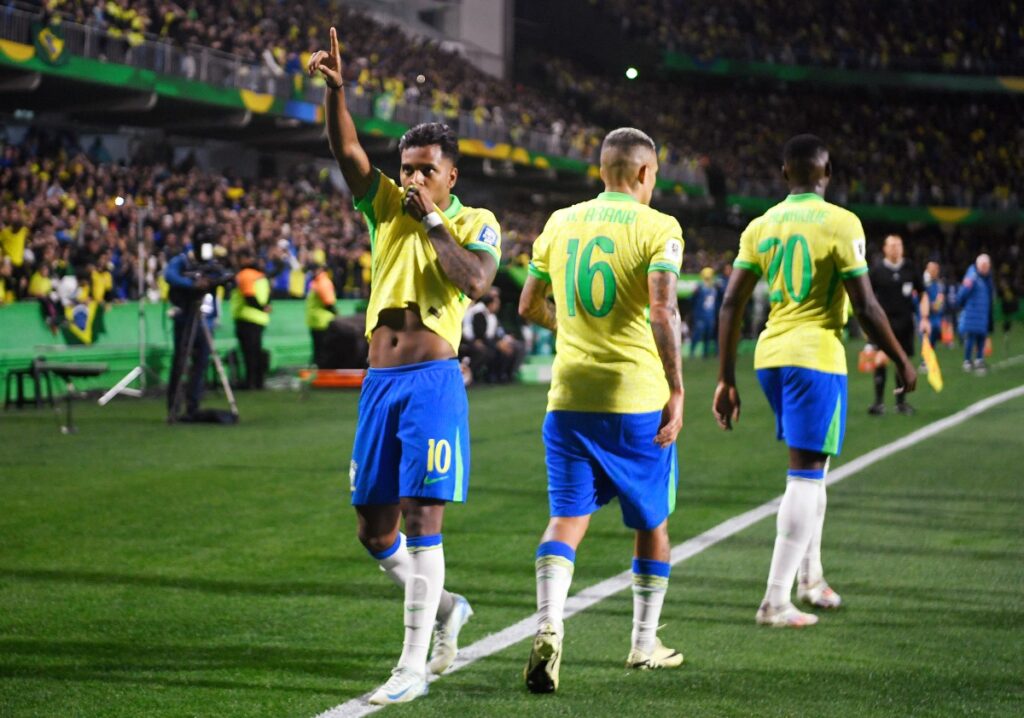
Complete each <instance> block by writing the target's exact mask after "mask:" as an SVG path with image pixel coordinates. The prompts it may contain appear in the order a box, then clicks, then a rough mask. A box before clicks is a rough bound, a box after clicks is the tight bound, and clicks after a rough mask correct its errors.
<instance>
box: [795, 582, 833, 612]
mask: <svg viewBox="0 0 1024 718" xmlns="http://www.w3.org/2000/svg"><path fill="white" fill-rule="evenodd" d="M796 597H797V598H798V599H800V600H801V601H803V602H804V603H807V604H810V605H811V606H814V607H815V608H824V609H826V610H835V609H837V608H839V607H840V606H842V605H843V599H842V597H841V596H840V595H839V594H838V593H836V592H835V591H834V590H832V587H831V586H829V585H828V584H827V583H825V579H821V580H820V581H818V582H817V583H815V584H814V585H813V586H808V585H806V584H804V583H798V584H797V587H796Z"/></svg>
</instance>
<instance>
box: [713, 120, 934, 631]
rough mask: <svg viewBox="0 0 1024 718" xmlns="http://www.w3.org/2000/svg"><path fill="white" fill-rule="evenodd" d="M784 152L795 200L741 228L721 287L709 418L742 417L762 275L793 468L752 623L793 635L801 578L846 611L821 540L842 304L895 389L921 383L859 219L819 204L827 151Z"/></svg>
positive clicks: (760, 369) (800, 619) (771, 395)
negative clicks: (879, 290)
mask: <svg viewBox="0 0 1024 718" xmlns="http://www.w3.org/2000/svg"><path fill="white" fill-rule="evenodd" d="M782 154H783V167H782V176H783V177H784V178H785V180H786V183H787V184H788V185H789V192H790V194H789V196H788V197H786V199H785V200H783V201H782V202H780V203H779V204H777V205H775V206H774V207H772V208H771V209H769V210H768V211H767V212H765V213H764V214H763V215H762V216H761V217H758V218H757V219H755V220H754V221H753V222H751V223H750V225H749V226H748V227H747V228H746V230H745V231H744V232H743V235H742V236H741V237H740V249H739V253H738V254H737V256H736V262H735V263H734V265H733V266H734V269H735V271H734V272H733V273H732V277H731V278H730V279H729V286H728V287H727V288H726V290H725V298H724V300H723V302H722V309H721V313H720V315H719V335H718V340H719V346H720V347H721V352H722V353H721V357H720V371H719V377H718V387H717V388H716V389H715V397H714V404H713V407H712V410H713V412H714V414H715V418H716V419H717V421H718V423H719V425H720V426H721V427H722V428H723V429H731V428H732V425H733V423H734V422H736V421H738V420H739V417H740V396H739V392H738V390H737V388H736V347H737V344H738V342H739V333H740V324H741V323H742V320H743V308H744V306H745V305H746V303H747V300H748V299H749V298H750V295H751V293H752V292H753V291H754V285H756V284H757V282H758V280H759V279H760V278H761V277H762V276H764V277H765V279H766V281H767V282H768V290H769V294H768V299H769V302H770V303H771V310H770V312H769V314H768V324H767V326H766V327H765V329H764V331H763V332H761V336H760V338H759V339H758V342H757V349H756V352H755V354H754V368H755V369H756V370H757V378H758V380H759V381H760V383H761V388H762V389H764V393H765V395H766V396H767V397H768V403H769V404H770V405H771V408H772V411H773V412H774V413H775V426H776V434H777V436H778V438H779V439H780V440H785V442H786V444H787V445H788V446H789V471H788V472H787V475H786V493H785V495H784V496H783V498H782V505H781V506H780V507H779V513H778V518H777V520H776V528H777V536H776V539H775V552H774V554H773V555H772V563H771V569H770V572H769V574H768V590H767V592H766V593H765V597H764V600H763V601H762V602H761V606H760V608H758V610H757V615H756V620H757V622H758V623H759V624H762V625H768V626H776V627H793V628H797V627H801V626H811V625H814V624H815V623H817V622H818V617H817V616H816V615H814V614H812V613H804V612H803V611H800V610H799V609H797V608H796V607H795V606H794V605H793V603H792V601H791V593H792V590H793V581H794V579H795V578H797V575H798V573H799V585H798V588H797V597H798V598H799V599H800V600H801V601H803V602H805V603H808V604H810V605H811V606H814V607H816V608H824V609H830V608H838V607H839V605H840V603H841V599H840V597H839V594H838V593H836V592H835V591H834V590H832V588H830V587H829V585H828V583H827V582H826V581H825V576H824V572H823V570H822V566H821V532H822V528H823V526H824V524H825V474H826V472H827V471H828V461H829V457H831V456H838V455H839V451H840V450H841V449H842V447H843V435H844V433H845V429H846V354H845V352H844V350H843V343H842V341H841V339H840V336H841V333H842V329H843V325H844V324H845V322H846V306H847V304H846V302H847V296H849V299H850V301H851V302H852V304H853V311H854V313H855V314H856V315H857V319H858V320H859V321H860V324H861V326H862V327H863V328H864V330H865V331H866V332H867V334H868V336H869V337H870V338H871V339H872V341H874V343H875V344H876V345H878V346H879V347H880V348H881V350H882V351H884V352H885V353H886V354H887V355H889V356H890V357H892V358H893V361H894V362H895V365H896V371H897V373H898V375H899V377H900V379H901V381H902V388H901V389H900V390H902V391H908V392H909V391H913V390H914V385H915V383H916V381H917V376H916V373H915V372H914V367H913V366H912V365H911V363H910V361H909V360H908V359H907V355H906V353H905V352H904V351H903V348H902V347H901V346H900V343H899V342H898V341H897V340H896V337H895V336H893V332H892V328H891V327H890V326H889V321H888V320H887V319H886V317H885V313H884V312H883V311H882V308H881V306H879V304H878V300H877V299H876V298H875V294H874V292H873V291H872V289H871V283H870V282H869V281H868V266H867V263H866V262H865V259H864V230H863V228H862V227H861V225H860V220H858V219H857V217H856V216H855V215H854V214H852V213H851V212H848V211H846V210H845V209H843V208H841V207H837V206H836V205H834V204H830V203H828V202H826V201H825V199H824V197H825V188H826V187H827V186H828V181H829V178H830V177H831V175H832V164H831V162H830V161H829V153H828V148H827V147H826V146H825V144H824V143H823V142H822V141H821V140H820V139H818V138H817V137H815V136H814V135H798V136H796V137H794V138H792V139H791V140H789V142H787V143H786V146H785V148H784V149H783V153H782Z"/></svg>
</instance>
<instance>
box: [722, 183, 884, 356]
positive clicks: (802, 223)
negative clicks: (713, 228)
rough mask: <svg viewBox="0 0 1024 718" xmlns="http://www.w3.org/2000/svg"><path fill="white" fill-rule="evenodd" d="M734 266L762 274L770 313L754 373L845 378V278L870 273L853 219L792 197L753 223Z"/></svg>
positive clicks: (812, 199)
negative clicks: (790, 370) (778, 370)
mask: <svg viewBox="0 0 1024 718" xmlns="http://www.w3.org/2000/svg"><path fill="white" fill-rule="evenodd" d="M733 266H735V267H738V268H741V269H747V270H750V271H752V272H755V273H757V274H758V275H764V276H765V278H766V280H767V282H768V301H769V302H770V303H771V311H770V312H769V314H768V324H767V326H766V327H765V329H764V331H763V332H761V336H760V338H759V339H758V342H757V349H756V351H755V353H754V367H755V368H756V369H767V368H771V367H782V366H794V367H803V368H805V369H815V370H817V371H823V372H828V373H831V374H846V354H845V352H844V351H843V344H842V341H841V339H840V334H841V332H842V328H843V325H844V324H845V323H846V315H847V311H846V302H847V298H846V291H845V290H844V288H843V284H842V283H843V280H845V279H849V278H851V277H856V276H858V275H861V274H865V273H866V272H867V271H868V266H867V262H866V261H865V259H864V229H863V227H861V224H860V220H859V219H857V217H856V215H854V214H853V213H852V212H849V211H847V210H845V209H843V208H842V207H839V206H837V205H834V204H831V203H829V202H826V201H825V200H824V199H822V198H821V197H819V196H818V195H817V194H813V193H808V194H793V195H789V196H788V197H787V198H786V199H785V200H783V201H782V202H780V203H779V204H777V205H775V206H774V207H772V208H771V209H769V210H768V211H767V212H765V213H764V214H763V215H761V216H760V217H758V218H757V219H755V220H754V221H753V222H751V223H750V224H749V225H748V226H747V228H746V230H744V232H743V235H742V236H741V237H740V249H739V253H738V254H737V256H736V261H735V262H734V265H733Z"/></svg>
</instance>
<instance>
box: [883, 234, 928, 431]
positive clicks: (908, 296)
mask: <svg viewBox="0 0 1024 718" xmlns="http://www.w3.org/2000/svg"><path fill="white" fill-rule="evenodd" d="M868 276H869V277H870V279H871V288H872V289H873V290H874V292H875V295H876V296H877V297H878V303H879V304H881V305H882V309H884V310H885V313H886V316H888V318H889V324H890V326H892V331H893V334H894V335H895V336H896V338H897V339H898V340H899V342H900V346H901V347H902V348H903V351H904V352H905V353H906V355H907V356H908V357H912V356H914V313H915V310H916V311H918V312H919V315H920V319H919V321H918V327H917V331H919V332H921V334H927V333H928V332H929V331H930V330H931V320H930V306H929V303H928V292H927V291H926V290H925V286H924V282H923V281H922V275H921V273H920V272H918V271H917V269H916V268H914V267H913V265H911V263H910V262H909V261H907V260H906V259H904V257H903V238H902V237H900V236H899V235H898V234H890V235H889V236H888V237H886V238H885V243H884V244H883V245H882V261H881V262H880V263H879V264H877V265H875V267H874V268H873V269H872V270H871V272H870V273H869V274H868ZM886 355H887V356H888V357H889V359H892V355H891V354H889V353H888V352H886ZM887 365H888V362H883V363H881V364H879V366H878V367H876V368H875V403H874V404H872V405H871V406H870V407H868V413H869V414H871V415H872V416H881V415H882V414H884V413H885V401H884V396H885V372H886V369H885V367H886V366H887ZM894 373H895V379H896V387H897V388H899V386H900V374H899V371H895V372H894ZM896 411H898V412H899V413H900V414H904V415H906V416H910V415H911V414H913V413H914V407H912V406H911V405H910V404H908V403H907V396H906V393H905V392H896Z"/></svg>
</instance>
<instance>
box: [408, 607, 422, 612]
mask: <svg viewBox="0 0 1024 718" xmlns="http://www.w3.org/2000/svg"><path fill="white" fill-rule="evenodd" d="M405 610H406V611H409V612H410V613H415V612H416V611H422V610H423V606H406V607H405Z"/></svg>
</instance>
